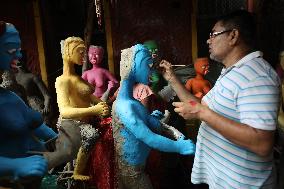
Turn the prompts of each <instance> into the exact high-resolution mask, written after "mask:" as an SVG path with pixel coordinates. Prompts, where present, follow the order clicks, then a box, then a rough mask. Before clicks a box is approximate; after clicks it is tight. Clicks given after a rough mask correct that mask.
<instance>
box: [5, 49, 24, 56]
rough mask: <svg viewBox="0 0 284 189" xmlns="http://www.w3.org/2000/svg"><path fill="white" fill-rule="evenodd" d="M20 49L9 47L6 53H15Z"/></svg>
mask: <svg viewBox="0 0 284 189" xmlns="http://www.w3.org/2000/svg"><path fill="white" fill-rule="evenodd" d="M20 50H21V49H20V48H19V49H9V50H7V53H8V54H10V55H15V54H16V52H17V51H20Z"/></svg>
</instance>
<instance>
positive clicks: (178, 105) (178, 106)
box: [173, 101, 207, 119]
mask: <svg viewBox="0 0 284 189" xmlns="http://www.w3.org/2000/svg"><path fill="white" fill-rule="evenodd" d="M173 106H175V109H174V111H175V112H177V113H178V114H179V115H180V116H182V117H183V118H184V119H200V112H201V111H202V110H204V109H205V108H207V106H204V105H202V104H200V103H199V102H197V101H189V102H173Z"/></svg>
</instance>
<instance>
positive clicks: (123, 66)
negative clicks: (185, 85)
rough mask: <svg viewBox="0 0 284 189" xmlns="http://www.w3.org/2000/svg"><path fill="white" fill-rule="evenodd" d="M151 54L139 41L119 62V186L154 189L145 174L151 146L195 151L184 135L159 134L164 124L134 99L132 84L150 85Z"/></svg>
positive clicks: (115, 122)
mask: <svg viewBox="0 0 284 189" xmlns="http://www.w3.org/2000/svg"><path fill="white" fill-rule="evenodd" d="M152 65H153V62H152V58H151V55H150V53H149V51H148V49H146V48H145V47H144V46H143V45H141V44H137V45H135V46H133V47H131V48H128V49H124V50H122V53H121V62H120V75H121V80H122V81H121V88H120V91H119V93H118V96H117V99H116V101H115V102H114V104H113V113H112V114H113V115H112V116H113V122H112V126H113V137H114V141H115V156H116V163H117V166H116V167H117V168H118V170H117V173H118V182H119V188H141V189H144V188H145V189H151V188H152V185H151V182H150V180H149V178H148V176H147V175H146V174H145V173H144V167H145V162H146V159H147V157H148V155H149V151H150V149H151V148H154V149H157V150H160V151H164V152H176V153H180V154H184V155H190V154H194V152H195V145H194V144H193V143H192V141H191V140H185V139H184V138H183V137H180V138H178V139H177V140H171V139H169V138H166V137H164V136H162V135H160V134H161V133H162V131H163V123H161V122H160V120H159V119H157V117H156V116H155V112H154V114H153V115H151V114H150V113H149V112H148V110H147V109H146V108H145V107H144V106H143V105H142V104H141V103H140V102H139V101H137V100H135V99H134V98H133V85H134V84H135V83H142V84H145V85H148V83H149V75H150V72H151V70H150V69H151V67H152Z"/></svg>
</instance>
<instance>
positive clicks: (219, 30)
mask: <svg viewBox="0 0 284 189" xmlns="http://www.w3.org/2000/svg"><path fill="white" fill-rule="evenodd" d="M231 31H232V30H231V29H230V28H225V27H224V26H223V25H222V23H221V22H217V23H216V24H215V26H214V27H213V29H212V32H211V33H210V36H209V39H208V40H207V44H208V46H209V54H210V58H211V59H212V60H215V61H217V62H222V61H223V60H224V58H225V57H226V55H227V53H228V51H229V50H230V46H229V44H228V42H229V39H228V35H229V33H230V32H231Z"/></svg>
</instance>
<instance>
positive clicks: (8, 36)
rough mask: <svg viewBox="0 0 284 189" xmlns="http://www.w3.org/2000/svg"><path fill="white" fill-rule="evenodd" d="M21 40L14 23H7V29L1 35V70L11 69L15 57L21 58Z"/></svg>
mask: <svg viewBox="0 0 284 189" xmlns="http://www.w3.org/2000/svg"><path fill="white" fill-rule="evenodd" d="M20 46H21V40H20V36H19V33H18V31H17V30H16V28H15V27H14V26H13V25H12V24H6V31H5V32H4V33H3V34H2V35H1V36H0V70H9V69H10V68H11V66H12V65H11V63H12V62H14V60H15V59H20V58H21V56H22V55H21V52H20V50H21V49H20Z"/></svg>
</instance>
